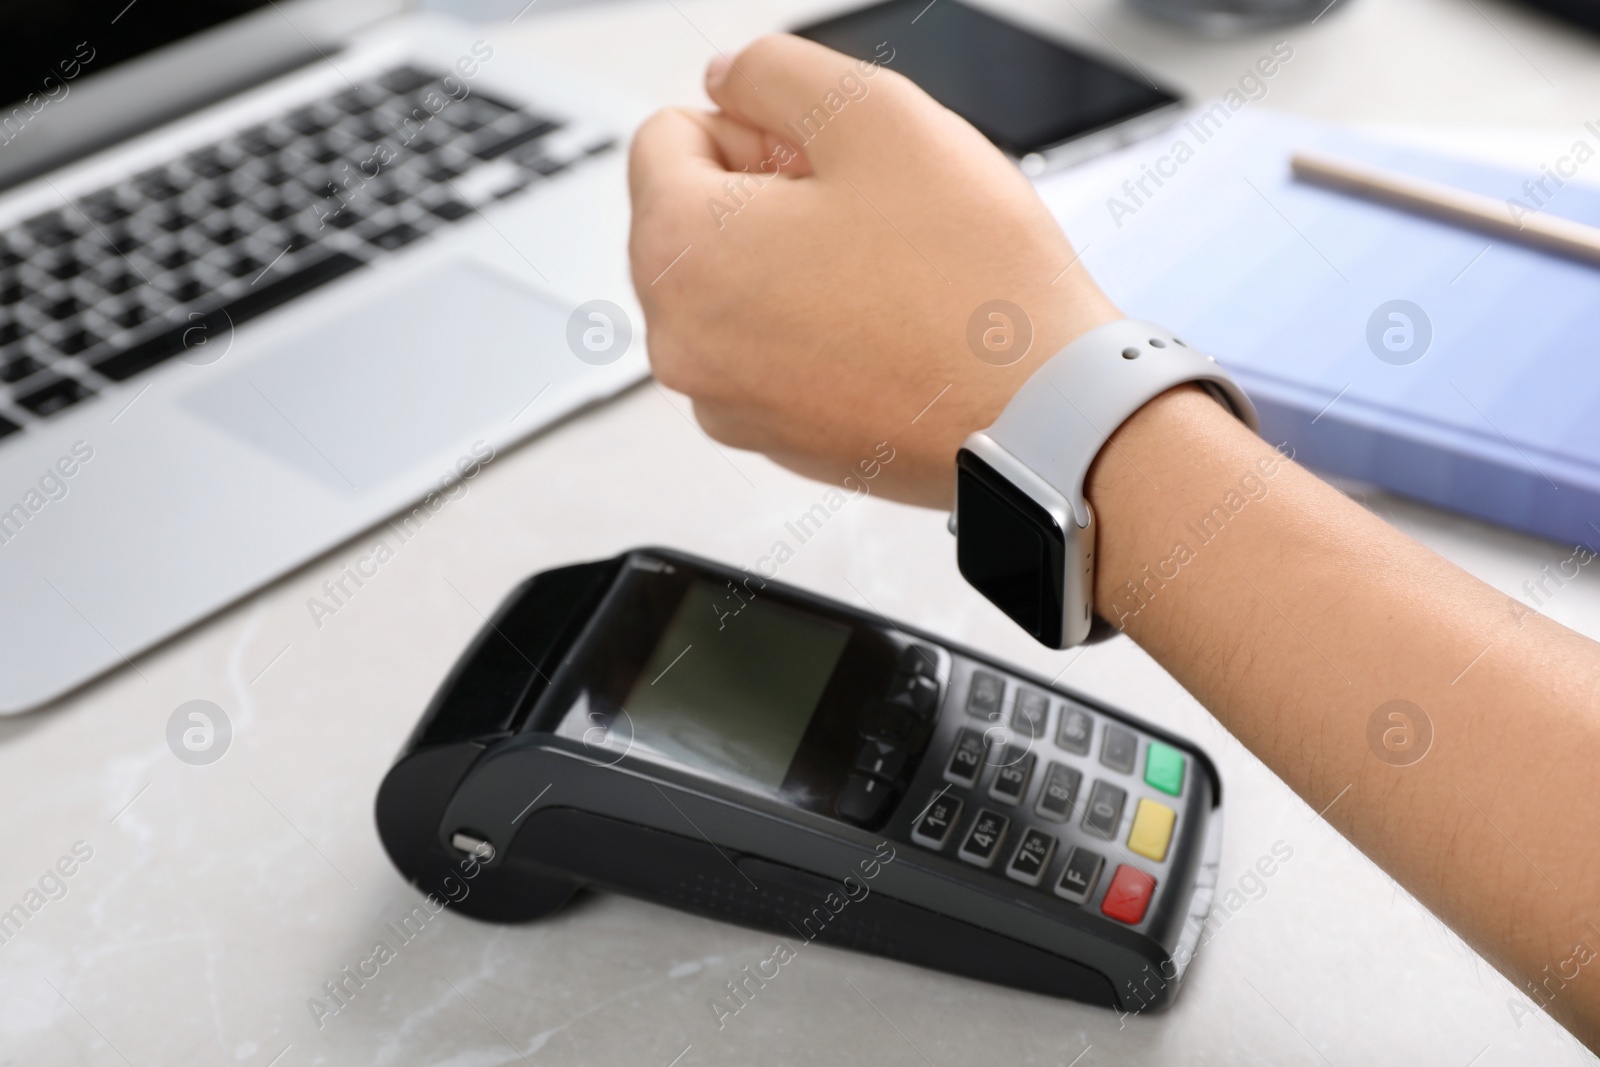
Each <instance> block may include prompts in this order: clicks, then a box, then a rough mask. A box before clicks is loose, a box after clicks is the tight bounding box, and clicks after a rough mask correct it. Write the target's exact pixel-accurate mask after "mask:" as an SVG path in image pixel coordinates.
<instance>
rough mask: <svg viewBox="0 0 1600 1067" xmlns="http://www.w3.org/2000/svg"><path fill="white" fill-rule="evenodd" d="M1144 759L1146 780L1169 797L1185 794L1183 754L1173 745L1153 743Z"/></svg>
mask: <svg viewBox="0 0 1600 1067" xmlns="http://www.w3.org/2000/svg"><path fill="white" fill-rule="evenodd" d="M1147 752H1148V753H1149V754H1148V755H1146V756H1145V758H1144V780H1145V782H1147V783H1148V784H1149V785H1152V786H1154V787H1155V788H1157V789H1159V790H1161V791H1162V792H1163V793H1166V794H1168V795H1169V796H1177V795H1178V794H1179V793H1181V792H1183V753H1182V752H1179V751H1178V750H1177V749H1175V748H1173V747H1172V746H1171V745H1164V744H1162V743H1161V742H1160V741H1151V742H1150V747H1149V749H1147Z"/></svg>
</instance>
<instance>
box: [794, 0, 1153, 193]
mask: <svg viewBox="0 0 1600 1067" xmlns="http://www.w3.org/2000/svg"><path fill="white" fill-rule="evenodd" d="M794 32H795V33H796V34H798V35H799V36H801V37H806V38H809V39H810V40H813V41H816V42H817V43H818V44H822V45H826V46H827V47H829V48H832V49H834V50H835V51H838V52H843V53H844V54H845V55H848V56H852V57H854V58H856V59H863V60H872V61H876V62H880V63H883V65H884V66H886V67H888V68H889V69H891V70H897V71H899V72H900V73H901V74H904V75H905V76H906V77H908V78H910V79H911V80H912V81H914V82H916V83H917V84H918V85H920V86H921V87H922V88H923V89H925V90H926V91H927V92H928V94H929V95H930V96H932V97H933V98H934V99H935V100H937V101H939V102H940V103H941V104H943V105H944V106H945V107H948V108H949V109H950V110H952V111H954V112H955V113H956V114H958V115H960V116H961V117H962V118H964V119H966V120H967V121H968V122H970V123H972V125H974V126H976V127H977V128H978V130H979V131H981V132H982V133H983V134H984V136H986V137H988V138H989V140H991V141H993V142H994V143H995V144H996V145H997V146H999V148H1000V149H1001V150H1002V151H1004V152H1006V153H1007V154H1008V155H1010V156H1011V157H1012V158H1013V159H1015V160H1017V161H1018V162H1019V163H1020V164H1021V165H1022V168H1023V170H1024V171H1025V172H1027V173H1029V174H1037V173H1041V172H1043V171H1044V170H1046V169H1049V168H1053V167H1056V166H1062V165H1066V164H1068V163H1075V162H1078V161H1080V160H1082V159H1085V158H1088V157H1090V156H1093V155H1098V154H1100V153H1101V152H1106V151H1110V150H1111V149H1113V148H1116V147H1118V146H1119V145H1123V144H1128V143H1130V142H1132V141H1135V140H1138V139H1140V138H1143V137H1147V136H1149V135H1151V134H1154V133H1157V132H1159V131H1160V130H1161V129H1163V128H1165V127H1167V126H1170V125H1172V124H1173V123H1174V122H1175V121H1176V120H1177V118H1178V115H1179V112H1180V110H1181V108H1182V104H1183V100H1182V97H1181V96H1179V94H1178V93H1176V92H1174V91H1172V90H1170V89H1166V88H1163V87H1161V86H1159V85H1156V84H1155V83H1153V82H1151V81H1150V80H1149V79H1147V78H1146V77H1145V76H1144V75H1143V74H1142V73H1140V72H1137V71H1131V70H1125V69H1123V68H1122V67H1120V66H1116V65H1113V64H1111V63H1109V62H1106V61H1105V60H1103V59H1100V58H1098V57H1096V56H1092V55H1089V54H1088V53H1086V52H1081V51H1079V50H1077V49H1076V48H1073V47H1071V46H1068V45H1065V44H1061V43H1060V42H1057V41H1052V40H1047V39H1045V38H1043V37H1040V36H1039V35H1037V34H1035V33H1033V32H1032V31H1031V30H1027V29H1024V28H1023V27H1021V26H1018V25H1016V24H1015V23H1012V22H1008V21H1006V20H1005V19H1002V18H997V17H996V16H994V15H991V14H989V13H987V12H985V11H980V10H978V9H977V8H973V7H968V6H967V5H966V4H962V3H959V2H958V0H933V2H932V3H929V2H928V0H886V2H884V3H880V4H873V5H872V6H871V7H864V8H860V9H859V10H855V11H849V12H846V13H845V14H843V15H838V16H835V17H833V18H829V19H826V20H824V21H822V22H816V23H812V24H811V25H809V26H802V27H800V28H798V29H796V30H795V31H794ZM886 56H887V57H889V58H887V59H885V58H884V57H886Z"/></svg>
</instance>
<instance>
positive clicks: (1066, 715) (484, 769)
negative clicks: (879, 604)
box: [377, 548, 1222, 1011]
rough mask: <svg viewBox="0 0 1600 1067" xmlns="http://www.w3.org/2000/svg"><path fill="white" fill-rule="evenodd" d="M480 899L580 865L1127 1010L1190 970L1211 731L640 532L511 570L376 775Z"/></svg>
mask: <svg viewBox="0 0 1600 1067" xmlns="http://www.w3.org/2000/svg"><path fill="white" fill-rule="evenodd" d="M377 820H378V829H379V833H380V835H381V837H382V839H383V843H384V847H385V848H386V849H387V850H388V853H389V856H390V857H391V858H392V859H393V861H394V863H395V865H396V866H397V867H398V868H399V869H400V871H401V872H402V873H403V874H404V875H405V876H406V877H407V879H408V880H410V881H411V882H412V883H413V884H414V885H416V886H417V887H418V888H419V889H421V890H423V891H424V892H427V893H429V894H432V895H434V896H436V897H437V898H439V899H440V900H441V901H444V902H445V903H446V904H447V905H448V906H450V907H452V908H454V909H455V910H458V911H461V912H463V913H465V914H467V915H471V916H474V917H476V918H480V919H485V920H490V921H497V922H519V921H526V920H533V919H538V918H540V917H542V916H545V915H548V914H550V913H551V912H553V911H555V910H556V909H558V908H560V907H561V906H562V904H564V903H565V902H566V901H567V900H568V898H569V897H571V895H572V894H573V893H574V892H576V891H577V890H579V889H581V888H586V887H587V888H595V889H601V890H608V891H613V892H618V893H625V894H630V895H633V896H636V897H642V898H644V899H648V900H652V901H656V902H659V903H663V904H667V905H670V906H672V907H675V908H680V909H683V910H685V911H689V912H693V913H696V914H699V915H704V916H710V917H713V918H718V919H724V920H727V921H730V922H736V923H741V924H744V925H747V926H752V927H757V928H761V929H764V930H770V931H773V932H776V933H777V934H778V935H779V936H780V937H781V938H783V939H786V940H787V941H789V942H794V941H796V940H797V939H805V940H807V941H810V940H817V941H821V942H824V943H829V944H833V945H838V946H843V947H847V948H852V949H857V950H860V951H864V952H873V953H877V954H879V955H883V956H888V957H891V958H894V959H897V960H903V961H906V962H909V963H914V964H919V965H921V966H924V967H932V968H937V969H939V970H943V971H947V972H951V973H954V974H959V975H966V976H969V977H972V978H978V979H981V980H984V981H989V982H997V983H1001V984H1004V985H1008V986H1013V987H1016V988H1020V989H1026V990H1032V991H1035V992H1039V993H1044V994H1048V995H1053V996H1060V997H1070V998H1074V999H1077V1000H1083V1001H1089V1002H1092V1003H1096V1004H1102V1005H1106V1006H1109V1007H1115V1008H1120V1009H1121V1010H1124V1011H1144V1010H1153V1009H1159V1008H1161V1007H1164V1006H1166V1005H1167V1004H1169V1003H1171V1001H1172V998H1173V997H1174V996H1175V995H1176V993H1177V989H1178V987H1179V985H1180V984H1181V983H1182V980H1183V976H1184V974H1185V973H1186V970H1187V968H1188V964H1189V962H1190V960H1191V959H1192V958H1193V955H1194V951H1195V948H1196V945H1197V942H1198V940H1199V935H1200V930H1201V924H1202V923H1203V922H1204V921H1205V918H1206V915H1207V913H1208V911H1209V909H1210V905H1211V896H1212V892H1213V887H1214V886H1215V885H1216V880H1217V861H1218V855H1219V852H1220V849H1221V826H1222V812H1221V791H1220V785H1219V782H1218V779H1217V772H1216V769H1215V767H1213V766H1212V763H1211V761H1210V760H1209V759H1208V758H1207V757H1206V756H1205V754H1204V753H1202V752H1201V751H1200V750H1199V749H1198V748H1196V747H1195V746H1194V745H1192V744H1191V743H1189V742H1188V741H1186V740H1184V739H1182V738H1179V737H1175V736H1173V735H1172V734H1169V733H1167V732H1166V731H1164V730H1161V729H1158V728H1156V727H1154V726H1151V725H1149V724H1146V723H1143V722H1141V721H1139V720H1138V719H1135V718H1133V717H1132V716H1130V715H1127V714H1125V713H1123V712H1121V711H1118V710H1115V709H1113V708H1109V707H1106V706H1105V705H1103V704H1101V703H1099V702H1097V701H1095V700H1092V699H1090V698H1088V697H1085V696H1083V695H1081V694H1078V693H1075V692H1073V691H1071V690H1069V689H1065V688H1062V687H1059V686H1053V685H1050V684H1049V683H1047V682H1044V681H1042V680H1040V679H1039V678H1036V677H1033V676H1031V675H1028V674H1026V673H1025V672H1022V671H1019V670H1017V669H1015V668H1012V667H1008V666H1006V665H1005V664H1002V663H998V662H996V661H995V660H993V659H990V658H989V657H987V656H984V655H983V654H981V653H978V652H975V651H972V650H970V649H967V648H963V647H961V646H959V645H954V644H952V643H950V642H948V641H945V640H943V639H941V638H938V637H935V636H933V635H931V634H927V633H923V632H920V631H918V630H915V629H913V628H911V627H909V626H905V625H903V624H901V623H898V622H893V621H890V620H889V619H886V618H883V617H882V616H880V615H876V614H872V613H869V612H863V611H859V610H857V609H855V608H852V607H849V606H847V605H845V604H841V603H838V602H836V601H833V600H829V599H826V598H823V597H819V596H816V595H813V594H810V593H807V592H804V591H802V590H800V589H796V588H793V587H790V586H786V585H783V584H781V583H779V582H777V581H774V580H769V579H766V578H763V577H761V576H759V575H757V574H753V573H751V572H749V571H740V570H734V569H731V568H728V567H725V566H721V565H718V564H715V563H712V562H709V561H706V560H703V559H696V558H694V557H692V556H688V555H684V554H682V553H678V552H673V551H668V550H664V549H656V548H643V549H636V550H634V551H631V552H628V553H626V554H624V555H622V556H620V557H618V558H616V559H611V560H606V561H603V562H598V563H587V564H581V565H578V566H571V567H564V568H560V569H558V570H551V571H546V572H544V573H542V574H539V575H537V576H535V577H533V578H531V579H529V580H528V581H526V582H524V583H523V584H522V585H521V586H519V587H518V588H516V589H515V590H513V591H512V593H511V595H510V596H509V597H507V598H506V600H505V602H504V603H502V604H501V605H500V607H499V608H498V609H497V611H496V612H495V614H494V616H493V618H492V619H491V620H490V621H489V623H488V624H487V625H486V626H485V627H484V628H483V630H482V631H481V632H480V633H479V634H478V635H477V637H476V638H475V639H474V641H473V643H472V645H471V646H470V647H469V648H468V649H467V651H466V652H465V654H464V655H463V656H462V658H461V659H460V661H459V662H458V663H457V664H456V666H455V667H454V669H453V670H452V671H451V673H450V675H449V677H448V678H447V679H446V680H445V682H444V684H443V686H442V687H441V688H440V690H439V692H438V693H437V694H436V695H435V697H434V699H433V701H432V703H431V704H430V705H429V706H428V709H427V711H426V712H425V713H424V715H423V717H422V721H421V722H420V723H419V724H418V726H417V728H416V730H415V731H414V733H413V734H412V736H411V738H410V740H409V741H408V742H407V743H406V745H405V748H404V749H403V750H402V752H401V754H400V756H399V758H398V759H397V761H396V762H395V764H394V766H393V768H392V769H391V770H390V771H389V773H388V775H387V776H386V777H385V779H384V781H383V784H382V786H381V787H380V789H379V792H378V800H377Z"/></svg>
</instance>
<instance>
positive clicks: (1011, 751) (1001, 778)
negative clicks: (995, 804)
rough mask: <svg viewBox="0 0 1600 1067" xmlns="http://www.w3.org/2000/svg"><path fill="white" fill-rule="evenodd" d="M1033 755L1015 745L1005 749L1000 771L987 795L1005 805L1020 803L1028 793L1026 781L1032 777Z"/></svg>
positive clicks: (996, 774)
mask: <svg viewBox="0 0 1600 1067" xmlns="http://www.w3.org/2000/svg"><path fill="white" fill-rule="evenodd" d="M1034 759H1035V757H1034V755H1033V753H1031V752H1028V751H1027V750H1025V749H1022V748H1019V747H1018V746H1016V745H1009V746H1007V747H1006V750H1005V755H1004V756H1003V757H1002V759H1001V763H1000V769H999V771H997V772H996V773H995V776H994V782H993V783H991V784H990V786H989V795H990V796H992V797H994V798H995V799H996V800H999V801H1002V802H1003V803H1006V804H1016V803H1018V802H1020V801H1021V800H1022V798H1023V796H1024V795H1026V793H1027V792H1028V779H1029V778H1031V777H1032V776H1033V764H1034Z"/></svg>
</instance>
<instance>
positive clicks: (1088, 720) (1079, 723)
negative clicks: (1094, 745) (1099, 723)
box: [1056, 704, 1094, 756]
mask: <svg viewBox="0 0 1600 1067" xmlns="http://www.w3.org/2000/svg"><path fill="white" fill-rule="evenodd" d="M1093 736H1094V716H1093V715H1090V714H1089V713H1088V712H1087V711H1084V710H1083V709H1082V708H1076V707H1073V706H1072V705H1071V704H1068V705H1066V706H1065V707H1063V708H1062V709H1061V725H1060V726H1058V727H1057V728H1056V744H1058V745H1060V746H1061V747H1062V748H1064V749H1066V750H1067V751H1068V752H1075V753H1077V754H1078V755H1080V756H1087V755H1088V754H1089V740H1090V738H1092V737H1093Z"/></svg>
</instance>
